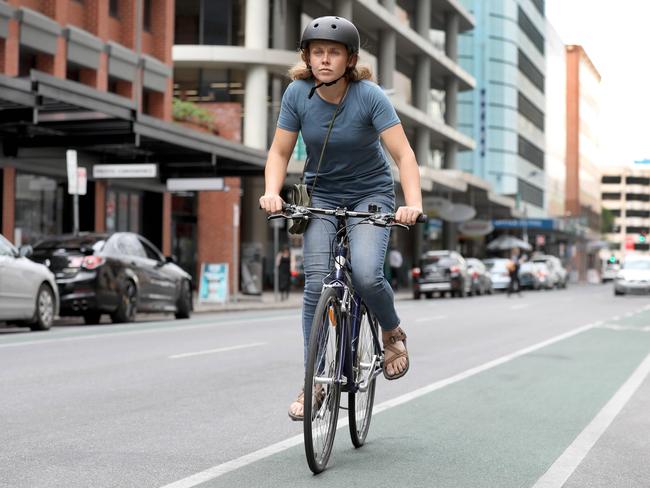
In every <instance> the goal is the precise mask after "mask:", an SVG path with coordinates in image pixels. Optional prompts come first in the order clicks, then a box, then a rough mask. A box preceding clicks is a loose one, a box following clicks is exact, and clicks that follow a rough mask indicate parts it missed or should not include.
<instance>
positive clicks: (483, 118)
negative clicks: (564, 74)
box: [458, 0, 547, 217]
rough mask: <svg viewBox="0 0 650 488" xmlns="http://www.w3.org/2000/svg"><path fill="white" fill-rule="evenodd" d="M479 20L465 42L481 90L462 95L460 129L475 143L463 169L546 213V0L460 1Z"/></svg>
mask: <svg viewBox="0 0 650 488" xmlns="http://www.w3.org/2000/svg"><path fill="white" fill-rule="evenodd" d="M462 4H463V5H464V6H466V7H467V9H468V10H469V11H470V12H471V13H472V15H473V16H474V19H475V23H476V25H475V28H474V30H472V31H470V32H467V33H464V34H463V35H462V36H461V42H460V60H461V66H462V67H463V68H464V69H466V70H467V71H470V72H471V73H473V74H474V76H475V77H476V89H475V90H474V91H468V92H465V93H463V94H461V95H460V96H459V107H460V110H459V127H460V129H461V130H462V131H463V132H464V133H465V134H467V135H469V136H470V137H472V138H473V139H474V140H475V141H476V144H477V146H476V149H475V150H474V151H468V152H466V153H464V154H462V155H461V156H460V157H459V158H458V165H459V167H460V168H461V169H462V170H464V171H469V172H473V173H474V174H476V175H478V176H480V177H482V178H485V179H486V180H487V181H489V182H490V183H492V184H493V185H494V187H495V189H496V191H498V192H499V193H502V194H507V195H512V196H516V197H517V199H518V201H519V206H520V209H522V210H523V211H524V213H525V214H526V215H527V216H529V217H540V216H543V215H544V214H545V197H544V193H545V188H546V176H545V150H546V149H545V146H546V143H545V130H546V123H545V111H546V85H547V83H546V49H547V48H546V19H545V16H544V1H543V0H503V1H499V2H485V1H483V0H463V1H462Z"/></svg>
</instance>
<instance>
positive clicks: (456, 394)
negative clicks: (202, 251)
mask: <svg viewBox="0 0 650 488" xmlns="http://www.w3.org/2000/svg"><path fill="white" fill-rule="evenodd" d="M649 326H650V311H648V310H644V311H642V312H641V313H636V314H634V315H627V316H624V317H620V318H617V319H616V320H609V321H607V322H606V323H604V324H598V325H597V326H596V327H593V328H588V329H586V330H584V331H582V332H580V333H578V334H575V335H572V336H569V337H567V338H564V339H562V340H559V341H558V342H554V343H552V344H550V345H547V346H546V347H542V348H539V349H536V350H533V351H531V352H528V353H526V354H524V355H517V356H516V357H514V358H512V359H511V360H507V361H505V362H503V363H502V364H498V365H496V366H494V367H490V368H488V369H485V370H484V371H481V372H479V373H478V374H472V375H468V376H467V377H465V378H464V379H461V380H459V381H457V382H453V383H451V384H448V385H446V386H444V387H441V388H439V389H435V390H434V391H431V392H429V393H426V394H423V395H422V396H418V397H416V398H414V399H412V400H410V401H407V402H405V403H402V404H399V405H397V406H394V407H392V408H386V409H384V410H383V411H381V412H380V413H379V414H376V415H375V416H374V417H373V421H372V425H371V428H370V432H369V435H368V440H367V443H366V445H365V446H363V447H362V448H361V449H354V448H353V447H352V445H351V443H350V440H349V434H348V429H347V426H346V427H342V428H340V429H339V430H338V432H337V439H336V442H335V445H334V449H333V453H332V457H331V458H330V463H329V467H328V469H327V470H326V471H325V472H324V473H322V474H320V475H318V476H313V475H312V474H311V472H310V471H309V469H308V467H307V464H306V461H305V457H304V450H303V446H302V443H301V442H300V443H298V444H297V445H293V446H291V447H288V448H286V449H284V448H282V450H280V449H277V450H278V451H279V452H277V453H275V454H272V455H270V456H267V457H263V458H261V459H257V460H252V462H249V460H241V461H240V462H239V463H238V464H239V465H240V467H238V468H237V469H234V470H231V471H227V472H225V474H221V475H220V476H218V477H214V478H212V479H210V478H211V477H212V476H214V475H213V474H212V475H211V474H210V473H208V472H206V473H205V476H204V478H203V480H201V479H200V478H187V479H185V480H179V481H178V482H175V483H172V484H170V485H167V487H168V488H171V487H173V488H189V487H190V486H200V487H202V488H216V487H228V488H236V487H251V486H255V487H274V488H277V487H285V486H286V487H294V486H296V487H302V486H308V485H309V486H311V485H317V486H319V487H321V486H322V487H330V486H331V487H340V486H347V485H349V484H354V485H356V486H364V487H365V486H373V485H379V486H383V485H388V484H389V485H395V486H408V487H490V488H494V487H500V488H506V487H528V486H533V485H535V483H536V482H537V481H538V480H539V479H540V477H542V476H543V475H544V474H545V472H546V471H547V470H548V469H549V468H550V467H551V466H552V465H553V464H554V462H555V461H556V460H557V459H558V458H559V457H560V456H562V454H563V453H564V452H565V450H566V449H567V447H568V446H570V445H571V444H572V443H573V442H574V440H575V439H576V438H577V437H578V436H579V435H580V434H581V432H583V430H584V429H585V427H587V426H589V425H590V423H591V422H592V420H593V419H594V418H595V417H596V416H597V415H598V414H599V412H600V411H601V409H603V407H604V406H605V405H606V404H608V402H609V401H610V399H612V397H613V396H614V395H615V394H616V393H617V391H618V390H619V388H621V385H623V384H624V383H625V382H626V380H628V378H630V376H631V375H632V374H633V373H634V372H635V370H636V369H637V368H638V367H639V365H640V364H642V363H643V362H644V359H646V357H647V356H648V354H649V353H650V327H649ZM378 387H379V388H381V387H382V382H380V384H379V385H378ZM346 414H347V412H346V411H345V410H342V411H341V416H345V415H346ZM289 444H291V443H289ZM293 444H296V443H295V442H294V443H293ZM260 457H261V456H260ZM253 458H254V456H253ZM235 462H236V463H237V461H235ZM578 464H579V463H578ZM218 468H219V467H216V469H214V468H213V473H214V472H217V471H219V469H218ZM208 471H210V470H208ZM204 480H207V481H204ZM201 481H203V482H201ZM549 486H552V485H549ZM558 486H561V484H558Z"/></svg>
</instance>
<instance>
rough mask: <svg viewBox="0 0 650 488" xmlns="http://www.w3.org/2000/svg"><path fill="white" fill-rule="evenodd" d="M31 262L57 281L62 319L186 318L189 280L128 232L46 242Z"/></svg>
mask: <svg viewBox="0 0 650 488" xmlns="http://www.w3.org/2000/svg"><path fill="white" fill-rule="evenodd" d="M31 258H32V259H33V260H34V261H37V262H39V263H45V264H47V265H48V266H49V268H50V270H51V271H52V272H53V273H54V275H55V277H56V284H57V285H58V288H59V294H60V297H61V311H60V314H61V315H77V316H82V317H83V318H84V320H85V322H86V323H87V324H91V323H98V322H99V321H100V319H101V316H102V314H104V313H108V314H110V316H111V319H112V321H113V322H116V323H119V322H132V321H133V320H135V315H136V311H137V312H173V313H174V314H175V315H176V317H177V318H188V317H189V316H190V313H191V311H192V281H191V280H192V279H191V277H190V275H189V274H188V273H186V272H185V271H183V270H182V269H181V268H180V267H178V266H177V265H176V264H174V263H173V262H172V261H173V260H172V259H171V258H165V257H163V255H162V254H161V253H160V251H159V250H158V249H157V248H156V247H155V246H154V245H153V244H152V243H151V242H149V241H148V240H147V239H145V238H144V237H142V236H140V235H138V234H134V233H131V232H118V233H115V234H112V235H109V234H100V233H84V234H81V235H63V236H58V237H52V238H48V239H46V240H43V241H41V242H39V243H37V244H36V245H35V246H34V249H33V252H32V254H31Z"/></svg>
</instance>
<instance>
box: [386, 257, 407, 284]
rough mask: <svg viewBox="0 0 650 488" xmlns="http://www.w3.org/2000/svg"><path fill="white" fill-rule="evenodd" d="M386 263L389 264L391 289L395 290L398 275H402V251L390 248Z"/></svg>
mask: <svg viewBox="0 0 650 488" xmlns="http://www.w3.org/2000/svg"><path fill="white" fill-rule="evenodd" d="M388 263H389V265H390V278H391V285H392V287H393V290H395V291H397V289H398V288H399V280H400V276H401V275H402V264H403V263H404V259H403V258H402V253H401V252H399V249H395V248H393V249H391V251H390V253H388Z"/></svg>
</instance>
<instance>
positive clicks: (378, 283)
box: [302, 195, 400, 364]
mask: <svg viewBox="0 0 650 488" xmlns="http://www.w3.org/2000/svg"><path fill="white" fill-rule="evenodd" d="M369 203H374V204H376V205H379V206H380V207H381V211H382V212H392V211H394V209H395V200H394V198H393V196H392V195H373V196H368V197H364V198H359V199H356V200H345V199H340V198H338V199H336V198H328V197H321V196H318V195H317V196H314V197H313V198H312V205H311V206H312V207H322V208H337V207H346V208H347V209H349V210H358V211H362V212H366V211H368V204H369ZM318 217H319V218H313V219H312V220H310V222H309V225H308V226H307V230H306V231H305V234H304V240H303V259H304V268H305V293H304V298H303V306H302V332H303V339H304V358H305V364H306V362H307V354H308V353H309V351H308V349H309V334H310V333H311V325H312V321H313V319H314V312H315V310H316V305H317V304H318V299H319V298H320V294H321V289H322V287H323V281H324V280H325V278H326V277H327V275H328V274H329V273H330V271H331V270H332V267H333V253H332V251H333V249H332V246H333V241H334V236H335V233H336V218H335V217H329V216H324V215H321V216H318ZM323 220H327V221H329V222H331V223H327V222H324V221H323ZM358 220H359V219H349V220H348V222H349V223H353V222H355V221H358ZM389 237H390V229H388V228H385V227H377V226H374V225H369V224H361V225H357V226H355V227H353V228H351V229H349V231H348V238H349V241H350V255H349V259H350V264H351V266H352V285H353V286H354V289H355V290H356V291H357V293H359V294H360V295H361V297H362V298H363V300H364V302H365V303H366V305H367V306H368V308H369V309H370V310H371V311H372V312H373V313H374V314H375V316H376V317H377V320H378V321H379V325H380V326H381V328H382V329H383V330H391V329H394V328H395V327H397V326H398V325H399V323H400V320H399V317H398V316H397V312H396V311H395V303H394V301H395V299H394V295H393V290H392V288H391V287H390V284H389V283H388V281H386V278H384V260H385V258H386V250H387V248H388V239H389Z"/></svg>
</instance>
